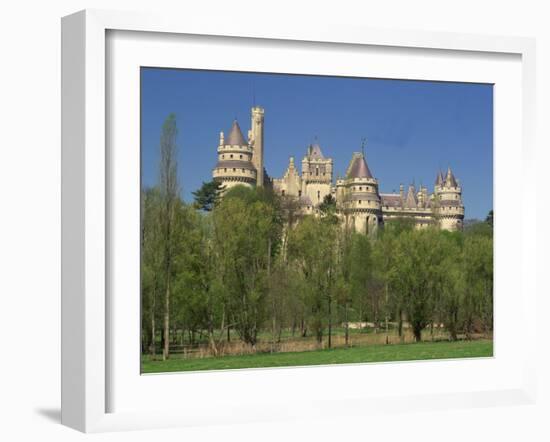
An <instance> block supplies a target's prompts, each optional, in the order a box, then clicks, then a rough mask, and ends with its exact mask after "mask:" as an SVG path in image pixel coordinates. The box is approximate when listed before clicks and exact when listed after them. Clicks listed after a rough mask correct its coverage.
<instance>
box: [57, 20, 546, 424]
mask: <svg viewBox="0 0 550 442" xmlns="http://www.w3.org/2000/svg"><path fill="white" fill-rule="evenodd" d="M111 31H116V32H119V31H120V32H133V31H140V32H154V33H159V34H160V35H166V36H168V35H171V36H174V35H179V36H183V37H185V36H186V35H190V36H191V35H193V36H197V35H198V36H217V37H220V38H224V37H225V38H231V37H232V38H242V39H260V40H270V41H272V42H273V43H274V44H277V42H281V41H284V42H286V44H288V43H290V44H293V42H296V44H298V43H300V42H308V43H311V44H315V43H319V44H337V45H339V46H338V47H341V48H345V47H346V46H353V47H358V46H369V47H376V48H378V49H379V50H381V51H384V50H385V49H387V50H389V49H390V48H396V47H397V48H402V49H403V50H409V49H410V50H413V49H427V50H436V51H441V54H443V53H445V52H449V51H451V52H456V53H465V52H467V53H471V54H476V56H477V57H480V58H483V57H484V54H487V56H488V54H508V55H513V56H516V57H518V59H520V63H521V95H520V97H521V112H520V113H519V114H517V115H520V116H521V117H520V118H519V121H516V122H515V123H517V125H518V127H520V129H518V132H517V133H518V134H519V138H518V141H519V143H520V146H518V149H519V151H514V152H515V154H518V155H519V156H520V159H521V161H522V167H523V169H522V173H523V174H527V173H528V172H529V170H530V168H533V167H534V165H533V164H534V155H535V140H534V120H535V118H534V109H535V78H534V76H535V68H534V65H535V43H534V41H533V40H532V39H527V38H517V37H498V38H497V37H489V36H478V35H464V34H450V33H427V32H416V31H389V30H376V29H362V28H349V27H346V26H341V25H339V26H323V27H294V26H292V25H284V24H280V23H277V24H274V25H273V26H271V27H266V26H265V24H262V25H255V24H253V23H249V24H247V26H246V27H243V28H238V29H236V28H235V27H234V26H232V25H231V23H228V22H216V21H205V20H195V19H194V18H193V17H167V16H154V15H151V14H130V13H122V12H111V11H96V10H92V11H89V10H88V11H82V12H79V13H76V14H73V15H70V16H68V17H65V18H64V19H63V21H62V55H63V59H62V105H63V106H62V107H63V109H62V122H63V127H62V144H63V146H62V423H63V424H65V425H67V426H70V427H73V428H76V429H78V430H80V431H85V432H97V431H109V430H121V429H138V428H157V427H168V426H185V425H207V424H208V423H209V421H210V420H211V419H212V416H208V415H205V414H204V413H203V412H202V411H201V408H200V407H198V408H197V410H196V412H195V413H190V411H189V410H186V409H185V407H175V406H172V407H168V408H166V409H162V410H150V411H147V410H145V409H139V410H138V409H136V410H126V409H124V407H122V410H121V411H118V410H116V407H115V409H112V407H111V406H110V405H109V394H110V392H111V390H112V389H113V388H114V386H113V385H112V383H111V379H112V377H111V376H110V370H111V369H112V361H113V360H114V356H113V354H112V348H111V346H110V343H109V339H108V334H109V330H108V329H109V327H111V326H112V321H113V320H116V318H114V317H113V316H112V312H111V311H110V306H111V304H110V302H109V299H108V296H107V288H108V287H109V277H110V276H112V275H109V271H108V252H109V247H108V244H109V243H110V241H112V240H113V238H112V237H110V235H113V234H115V233H116V229H115V230H110V229H108V228H107V224H108V223H107V220H108V219H109V217H110V216H111V215H110V212H111V211H112V209H113V206H112V203H113V201H116V199H113V198H112V195H110V193H109V191H110V187H109V183H108V181H109V167H110V166H109V165H108V162H109V155H108V151H107V140H108V134H107V131H106V121H107V119H108V118H109V112H110V110H109V109H108V106H107V102H108V100H107V94H108V93H109V89H108V85H107V82H106V71H107V63H108V62H109V61H108V60H107V56H108V55H109V51H108V49H107V48H108V45H107V41H106V35H107V33H108V32H111ZM159 34H156V35H157V36H158V35H159ZM514 115H516V114H514ZM517 192H518V195H519V196H520V197H521V198H522V207H523V208H524V209H525V210H524V211H523V212H522V215H521V216H522V217H523V218H522V219H525V220H527V219H529V217H530V216H533V213H532V210H533V209H529V207H535V206H536V194H535V192H530V193H528V192H526V190H524V189H523V188H520V189H518V190H517ZM520 231H521V241H519V242H518V243H517V244H516V246H517V249H516V250H517V252H518V253H520V254H521V257H520V258H521V259H520V262H521V264H522V266H521V276H522V278H521V286H520V287H521V301H522V302H521V306H522V309H523V315H524V316H526V317H531V318H534V317H536V286H535V282H534V281H535V277H534V272H535V268H534V266H529V265H528V264H527V262H528V260H527V258H526V257H527V256H529V254H533V255H534V251H535V249H536V238H535V233H534V232H533V231H529V230H527V229H526V226H525V223H523V224H522V227H521V230H520ZM501 250H502V249H501ZM495 253H497V254H498V253H499V244H498V242H497V245H496V247H495ZM518 284H519V282H518ZM495 286H496V287H497V286H498V285H497V284H496V285H495ZM501 287H502V285H501ZM526 333H527V334H531V336H534V333H535V324H534V323H530V324H529V325H528V326H527V330H526ZM523 342H524V347H525V348H524V352H523V354H522V359H521V361H520V365H521V370H522V372H521V381H518V382H519V383H518V382H515V383H511V384H510V385H502V388H491V389H488V390H486V389H485V390H484V389H483V388H481V387H479V386H477V387H476V388H474V389H473V390H472V391H466V390H464V391H463V392H461V393H456V392H455V393H448V392H447V393H446V392H444V391H442V392H438V391H437V388H438V387H436V388H434V391H430V392H429V394H425V395H423V396H422V397H419V396H418V395H416V396H414V403H415V404H416V405H414V406H415V407H417V408H424V409H426V408H427V409H430V408H434V409H441V408H456V407H468V406H472V405H474V406H476V405H477V406H484V405H485V406H487V405H498V404H501V403H517V404H521V403H532V402H533V401H534V398H535V393H536V382H535V371H536V359H535V357H534V354H535V349H534V346H535V339H525V340H524V341H523ZM497 357H498V355H497ZM413 364H416V365H418V364H421V363H413ZM451 364H452V363H451ZM413 366H414V365H413ZM386 367H389V365H388V366H386ZM411 367H412V366H411ZM473 368H474V367H472V369H473ZM439 369H454V370H456V369H457V367H456V366H455V367H454V368H453V367H450V366H449V364H448V365H447V366H446V367H444V366H443V365H441V366H440V367H439ZM331 370H332V372H333V373H334V370H349V372H348V373H349V375H350V376H357V375H358V370H361V367H360V366H357V365H355V366H354V367H351V368H350V367H348V368H346V367H334V368H332V369H331ZM281 372H282V373H285V374H284V376H286V377H287V378H289V373H290V375H292V373H293V372H292V371H289V370H282V369H279V370H271V371H263V372H262V371H257V372H256V373H259V374H257V378H258V379H260V378H261V377H262V376H263V380H264V381H265V379H266V377H268V376H275V375H276V374H277V373H281ZM294 373H298V371H296V372H294ZM309 373H311V372H309ZM207 376H208V375H207ZM222 376H225V378H224V377H220V376H218V377H216V378H214V377H213V376H210V377H209V378H208V381H210V382H211V381H212V380H214V379H215V380H214V382H217V383H218V385H221V384H222V383H223V382H224V380H227V376H230V377H233V378H234V379H237V378H238V377H241V378H242V372H241V374H240V375H239V374H237V373H235V372H234V373H225V374H222ZM277 376H278V375H277ZM157 378H160V377H159V376H157ZM195 379H196V380H197V381H199V382H200V378H199V377H197V378H195ZM202 379H205V378H204V376H203V377H202ZM249 379H250V378H249ZM518 379H519V378H518ZM173 382H176V377H175V376H164V380H163V383H164V384H166V385H168V386H169V385H170V383H173ZM361 394H362V393H361V392H359V393H358V395H356V396H353V397H349V396H345V395H342V397H340V398H338V397H337V393H334V396H332V397H329V398H328V399H327V400H338V401H339V404H340V405H341V406H340V407H339V409H340V412H341V413H353V414H358V413H359V414H368V413H370V412H372V411H373V410H374V407H373V405H372V404H369V401H368V400H366V401H362V400H361V399H367V398H368V396H367V395H364V396H361ZM412 399H413V397H412V396H411V394H407V393H405V394H403V395H398V394H391V395H387V396H384V395H381V396H377V405H376V409H377V410H378V411H380V410H386V411H395V410H398V409H405V408H404V407H408V405H406V404H409V403H413V402H412ZM241 401H244V400H241ZM233 406H234V407H235V409H239V410H248V413H244V414H241V416H243V415H244V416H245V417H244V418H241V417H237V416H231V415H226V416H223V415H220V416H217V420H218V422H219V421H220V420H221V421H225V422H254V421H262V420H266V419H268V418H269V419H271V420H273V419H275V420H277V419H286V418H289V417H292V418H300V417H304V418H305V417H311V416H323V413H324V411H323V408H322V407H315V406H313V407H312V408H308V409H303V408H302V407H292V406H290V405H289V407H288V408H287V409H286V410H280V409H273V410H270V409H268V408H265V409H262V407H258V406H257V405H256V404H250V403H242V402H241V403H239V401H238V400H237V401H236V403H234V404H233ZM407 409H409V408H407ZM224 419H225V420H224Z"/></svg>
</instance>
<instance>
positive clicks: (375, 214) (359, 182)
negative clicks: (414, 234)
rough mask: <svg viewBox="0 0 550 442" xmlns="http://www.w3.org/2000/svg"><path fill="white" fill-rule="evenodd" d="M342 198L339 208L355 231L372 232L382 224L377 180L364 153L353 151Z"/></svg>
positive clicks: (343, 184) (368, 233) (342, 184)
mask: <svg viewBox="0 0 550 442" xmlns="http://www.w3.org/2000/svg"><path fill="white" fill-rule="evenodd" d="M340 185H341V186H343V187H344V190H343V197H342V200H341V201H339V208H340V209H341V211H342V212H343V214H344V216H345V218H346V219H347V223H348V226H350V227H351V228H353V229H355V231H356V232H361V233H365V234H367V235H370V234H374V233H375V232H376V231H377V230H378V227H379V226H380V225H382V223H383V220H382V205H381V199H380V194H379V192H378V180H377V179H375V178H374V177H373V175H372V173H371V171H370V169H369V166H368V165H367V162H366V160H365V156H364V154H362V153H360V152H355V153H354V154H353V157H352V159H351V161H350V164H349V166H348V170H347V172H346V177H345V178H344V180H343V183H341V184H340Z"/></svg>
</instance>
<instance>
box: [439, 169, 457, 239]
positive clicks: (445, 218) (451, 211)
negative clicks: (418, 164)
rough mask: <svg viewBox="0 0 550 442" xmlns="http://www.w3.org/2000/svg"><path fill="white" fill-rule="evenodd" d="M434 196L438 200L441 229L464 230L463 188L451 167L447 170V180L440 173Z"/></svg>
mask: <svg viewBox="0 0 550 442" xmlns="http://www.w3.org/2000/svg"><path fill="white" fill-rule="evenodd" d="M434 194H435V196H436V199H437V217H438V218H439V224H440V227H441V228H442V229H445V230H462V227H463V221H464V205H463V203H462V188H461V187H460V185H459V184H458V181H457V180H456V178H455V176H454V174H453V172H452V170H451V168H450V167H449V168H448V169H447V174H446V176H445V178H443V175H442V174H441V172H439V175H438V176H437V179H436V185H435V192H434Z"/></svg>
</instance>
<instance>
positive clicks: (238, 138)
mask: <svg viewBox="0 0 550 442" xmlns="http://www.w3.org/2000/svg"><path fill="white" fill-rule="evenodd" d="M224 143H225V144H230V145H232V146H248V143H247V142H246V140H245V139H244V136H243V133H242V131H241V128H240V126H239V123H238V122H237V120H233V125H232V126H231V129H230V131H229V135H228V136H227V138H226V139H225V141H224Z"/></svg>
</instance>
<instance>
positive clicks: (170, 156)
mask: <svg viewBox="0 0 550 442" xmlns="http://www.w3.org/2000/svg"><path fill="white" fill-rule="evenodd" d="M177 132H178V130H177V127H176V116H175V114H170V115H168V117H167V118H166V120H165V121H164V124H163V125H162V133H161V136H160V163H159V169H160V170H159V191H160V199H161V209H160V210H161V213H160V222H161V225H162V250H163V273H164V278H165V287H164V347H163V351H162V358H163V359H167V358H168V357H169V353H170V351H169V345H170V291H171V283H172V266H173V260H174V256H173V255H174V244H173V241H172V240H173V238H172V237H173V230H174V222H175V206H176V203H177V200H178V198H179V185H178V176H177V165H178V163H177V152H178V148H177V144H176V137H177Z"/></svg>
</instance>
